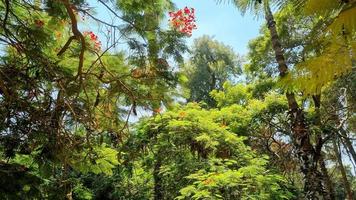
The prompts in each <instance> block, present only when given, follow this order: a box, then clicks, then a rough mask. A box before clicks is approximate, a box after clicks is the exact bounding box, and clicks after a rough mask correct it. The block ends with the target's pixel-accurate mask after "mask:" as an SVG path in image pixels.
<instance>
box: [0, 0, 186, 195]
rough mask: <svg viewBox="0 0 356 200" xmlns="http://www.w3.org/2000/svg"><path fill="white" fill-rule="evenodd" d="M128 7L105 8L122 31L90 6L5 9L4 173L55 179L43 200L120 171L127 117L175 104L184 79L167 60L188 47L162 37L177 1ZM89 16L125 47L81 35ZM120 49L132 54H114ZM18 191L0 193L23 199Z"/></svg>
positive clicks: (16, 4) (0, 139) (0, 134)
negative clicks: (88, 178) (85, 177)
mask: <svg viewBox="0 0 356 200" xmlns="http://www.w3.org/2000/svg"><path fill="white" fill-rule="evenodd" d="M100 2H101V1H100ZM125 2H126V3H128V4H125V5H121V4H120V3H123V2H119V5H118V6H116V5H115V6H114V7H109V6H108V5H107V4H106V3H105V2H101V3H102V4H103V5H104V6H106V8H108V12H112V13H114V14H115V15H117V17H118V18H120V19H122V22H121V25H120V26H118V25H115V24H110V23H107V22H105V21H102V20H100V19H97V18H96V17H95V16H94V15H93V14H92V10H90V6H89V5H88V4H87V2H84V1H74V2H72V1H67V0H63V1H44V2H39V1H34V2H32V1H31V2H28V1H11V3H10V1H7V0H5V1H1V3H0V7H1V12H0V15H1V19H3V20H2V28H1V30H0V42H1V45H2V46H1V47H2V48H3V49H4V50H5V51H4V53H3V54H1V59H0V105H1V109H0V116H1V121H0V144H1V146H0V151H1V160H6V162H7V165H1V168H11V167H8V165H10V164H12V165H14V166H17V164H18V163H20V164H21V165H23V168H24V170H22V171H21V170H20V171H18V170H17V171H16V170H14V171H11V170H10V172H13V173H14V174H16V173H21V176H22V177H29V178H31V179H33V182H34V183H37V182H38V181H37V180H36V179H37V178H41V179H47V180H49V181H47V182H45V181H44V182H43V184H41V187H40V189H41V192H40V195H41V198H50V199H64V198H65V197H67V198H71V196H72V191H73V188H80V187H79V185H80V184H78V187H74V186H75V185H76V182H75V181H73V179H72V176H75V175H76V174H78V173H94V174H99V173H102V174H107V175H111V174H113V169H114V168H115V167H116V166H117V165H118V164H119V163H120V160H119V159H118V154H119V153H118V149H115V148H114V147H115V146H118V145H119V144H120V143H121V142H122V138H124V137H125V135H127V134H128V131H127V130H128V128H127V127H128V116H129V115H130V114H131V113H133V114H136V110H137V109H138V108H139V107H142V108H143V107H144V108H147V109H153V108H155V107H157V105H160V104H161V102H168V101H170V99H171V98H172V97H171V95H169V94H168V93H169V92H170V91H171V90H170V89H171V88H173V87H174V85H175V84H176V81H177V76H176V74H175V73H174V72H173V70H172V69H171V68H170V67H169V65H166V62H164V61H165V59H169V58H176V59H177V60H179V59H181V55H180V53H183V52H184V49H186V48H185V45H184V43H183V41H182V37H183V35H182V34H180V33H178V32H176V31H173V30H160V31H158V30H159V24H160V23H161V22H162V20H163V15H164V13H166V12H168V10H170V9H173V7H172V4H171V2H170V1H160V3H161V4H160V5H157V4H155V3H154V2H152V3H147V2H146V3H144V4H142V7H135V6H133V5H132V4H129V2H128V1H125ZM131 3H132V2H131ZM153 4H154V6H153ZM119 10H120V11H121V12H122V13H123V16H119V15H118V14H117V13H118V11H119ZM143 11H145V12H143ZM153 12H154V13H155V16H152V15H151V14H152V13H153ZM142 13H144V14H142ZM84 15H85V16H87V17H89V18H90V19H86V20H93V21H96V22H98V21H99V22H100V23H101V24H103V25H105V26H108V27H109V28H113V29H115V30H116V31H117V32H116V33H118V34H119V35H115V36H116V38H118V40H116V41H113V43H112V44H109V45H108V46H103V45H101V43H100V41H99V39H98V36H97V35H96V34H95V33H94V32H93V31H91V30H88V31H83V30H81V28H80V24H81V23H82V22H81V20H83V19H82V18H81V17H84ZM148 22H149V24H148ZM137 23H146V24H147V26H139V27H136V25H135V24H137ZM121 42H124V43H125V44H127V45H128V46H130V47H131V48H132V50H133V52H134V53H133V54H129V53H130V52H127V53H126V52H114V51H112V50H111V48H112V47H113V46H114V45H118V44H119V43H121ZM158 44H159V45H158ZM176 49H179V50H181V51H179V52H178V51H176ZM27 157H28V160H29V162H20V161H19V160H23V159H24V158H27ZM14 168H16V167H14ZM25 169H26V170H25ZM27 169H28V170H27ZM30 170H31V172H33V173H36V176H29V175H28V171H30ZM73 174H74V175H73ZM9 177H13V176H9ZM11 181H13V180H12V179H11V178H9V179H6V180H5V183H4V185H6V183H7V182H11ZM24 183H26V182H24ZM23 186H24V185H23ZM30 187H31V186H30ZM33 187H34V188H33V189H35V187H37V186H36V185H33ZM14 189H18V191H15V193H13V191H9V193H4V194H3V193H2V194H1V195H5V197H9V198H10V197H12V196H14V195H16V196H21V194H23V188H22V187H17V186H16V187H15V188H14ZM26 191H30V192H32V188H27V189H26ZM8 195H9V196H8Z"/></svg>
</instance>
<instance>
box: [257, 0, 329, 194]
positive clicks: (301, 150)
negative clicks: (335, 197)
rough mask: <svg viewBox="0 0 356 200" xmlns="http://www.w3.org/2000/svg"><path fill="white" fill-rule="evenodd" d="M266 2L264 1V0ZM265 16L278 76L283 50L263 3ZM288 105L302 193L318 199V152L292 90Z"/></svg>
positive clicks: (284, 71)
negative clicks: (302, 186)
mask: <svg viewBox="0 0 356 200" xmlns="http://www.w3.org/2000/svg"><path fill="white" fill-rule="evenodd" d="M264 2H266V1H264ZM265 8H266V9H265V18H266V21H267V26H268V29H269V31H270V34H271V41H272V48H273V50H274V52H275V58H276V61H277V63H278V70H279V76H280V78H283V77H285V76H286V74H287V73H288V67H287V64H286V61H285V58H284V51H283V49H282V47H281V44H280V40H279V36H278V33H277V28H276V22H275V21H274V18H273V14H272V12H271V9H270V7H269V5H265ZM286 97H287V100H288V105H289V110H290V111H289V115H290V122H291V130H292V139H293V142H294V146H295V148H296V150H297V156H298V158H299V160H300V161H301V171H302V173H303V175H304V193H305V194H304V195H305V198H306V199H320V198H321V197H322V193H323V192H322V191H321V190H322V189H321V187H320V186H321V185H322V184H321V183H322V175H321V173H320V172H319V170H318V161H319V157H320V150H321V148H318V150H319V152H317V151H316V149H315V148H314V147H313V145H312V144H311V142H310V138H309V131H308V127H307V124H306V122H305V116H304V112H303V109H301V108H299V106H298V103H297V101H296V99H295V95H294V93H292V92H288V91H287V92H286Z"/></svg>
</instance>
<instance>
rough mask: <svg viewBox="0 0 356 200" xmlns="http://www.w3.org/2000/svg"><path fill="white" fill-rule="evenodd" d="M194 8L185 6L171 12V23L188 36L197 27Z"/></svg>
mask: <svg viewBox="0 0 356 200" xmlns="http://www.w3.org/2000/svg"><path fill="white" fill-rule="evenodd" d="M194 12H195V10H194V8H188V7H184V8H183V9H180V10H178V11H177V12H169V13H168V14H169V17H170V20H169V21H170V24H171V25H172V27H173V28H174V29H176V30H177V31H179V32H181V33H184V34H186V35H188V36H190V35H191V34H192V30H193V29H196V28H197V26H196V25H195V15H194Z"/></svg>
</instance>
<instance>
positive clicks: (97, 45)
mask: <svg viewBox="0 0 356 200" xmlns="http://www.w3.org/2000/svg"><path fill="white" fill-rule="evenodd" d="M83 35H84V37H88V36H89V38H90V41H92V42H94V49H95V50H97V51H99V50H100V49H101V42H100V41H99V40H98V36H97V35H95V34H94V33H93V32H92V31H85V32H83Z"/></svg>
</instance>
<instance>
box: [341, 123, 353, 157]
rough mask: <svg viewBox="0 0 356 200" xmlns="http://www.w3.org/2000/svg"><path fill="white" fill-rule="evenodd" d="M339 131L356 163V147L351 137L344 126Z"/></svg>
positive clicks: (342, 140)
mask: <svg viewBox="0 0 356 200" xmlns="http://www.w3.org/2000/svg"><path fill="white" fill-rule="evenodd" d="M339 133H340V135H341V142H342V143H343V144H344V146H345V147H346V148H347V150H348V151H349V152H350V154H351V156H352V159H353V160H354V163H356V152H355V149H354V147H353V144H352V142H351V140H350V138H349V137H348V136H347V133H346V131H345V130H344V129H342V128H341V130H340V131H339Z"/></svg>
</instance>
